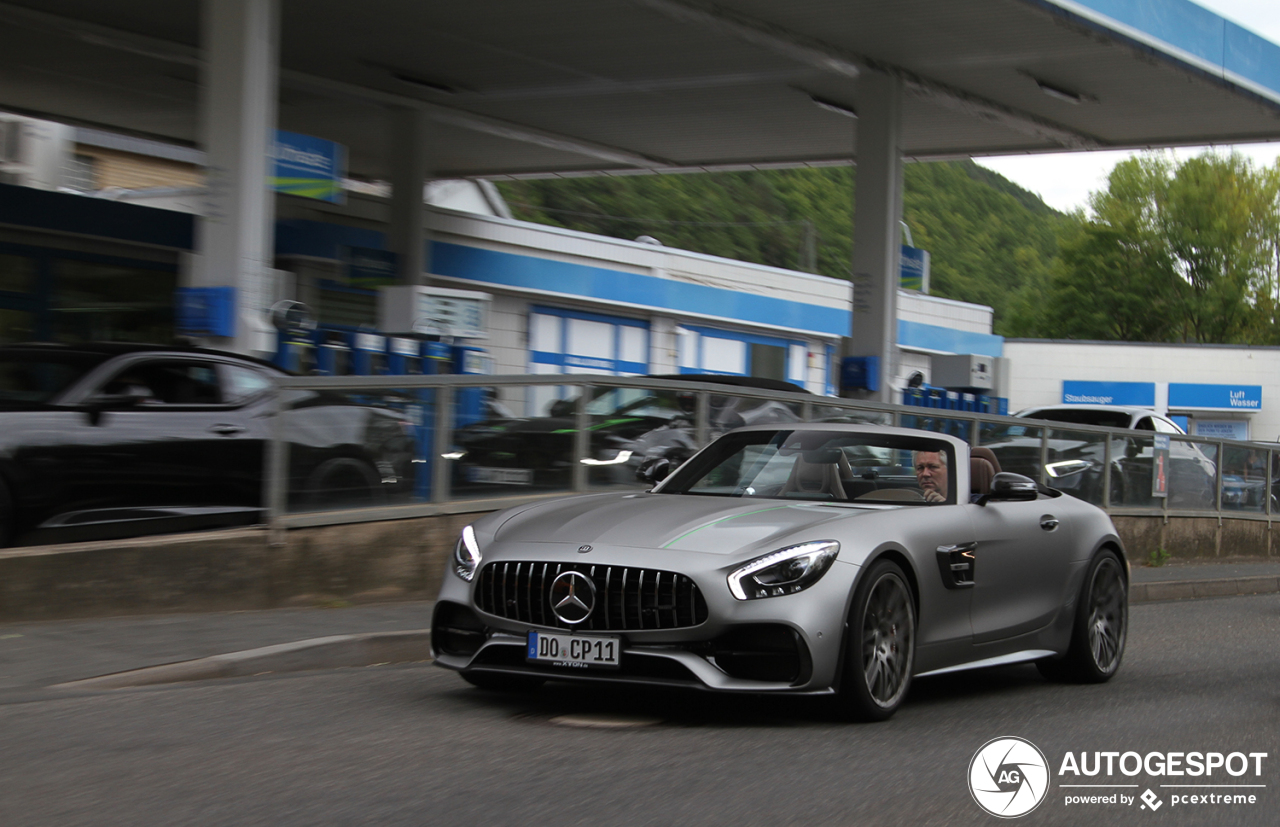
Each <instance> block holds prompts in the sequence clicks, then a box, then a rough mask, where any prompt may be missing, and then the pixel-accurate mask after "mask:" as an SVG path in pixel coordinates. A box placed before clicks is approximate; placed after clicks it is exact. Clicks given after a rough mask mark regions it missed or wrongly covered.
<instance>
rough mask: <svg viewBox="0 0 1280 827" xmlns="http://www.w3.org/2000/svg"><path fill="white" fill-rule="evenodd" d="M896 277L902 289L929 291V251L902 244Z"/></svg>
mask: <svg viewBox="0 0 1280 827" xmlns="http://www.w3.org/2000/svg"><path fill="white" fill-rule="evenodd" d="M898 277H899V280H900V284H901V286H902V289H903V290H916V291H918V292H920V293H928V292H929V251H928V250H921V249H920V248H919V247H908V246H907V245H906V244H903V245H902V254H901V256H900V257H899V260H898Z"/></svg>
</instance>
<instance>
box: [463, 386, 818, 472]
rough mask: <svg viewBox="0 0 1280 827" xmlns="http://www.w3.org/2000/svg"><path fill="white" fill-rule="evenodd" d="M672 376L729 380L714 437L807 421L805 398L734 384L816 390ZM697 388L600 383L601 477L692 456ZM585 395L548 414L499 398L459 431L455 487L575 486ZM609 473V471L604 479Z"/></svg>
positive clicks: (711, 416)
mask: <svg viewBox="0 0 1280 827" xmlns="http://www.w3.org/2000/svg"><path fill="white" fill-rule="evenodd" d="M644 378H646V379H656V380H665V381H676V380H678V381H685V382H703V383H709V384H715V385H721V386H723V387H724V389H725V390H724V393H723V394H713V395H712V396H711V398H710V400H709V402H710V410H709V411H708V420H709V421H708V425H709V434H708V437H709V438H711V439H714V438H715V437H718V436H719V435H720V434H722V433H724V432H725V431H728V430H730V429H732V428H738V427H741V426H743V425H772V424H778V423H783V422H799V421H800V405H799V403H784V402H779V401H776V400H758V399H749V398H746V397H741V396H735V395H733V394H734V388H742V389H744V390H751V389H762V390H773V391H788V392H792V393H797V394H808V391H806V390H804V389H803V388H801V387H799V386H798V385H794V384H792V383H790V382H784V381H781V380H778V379H766V378H761V377H755V376H723V375H718V374H715V375H713V374H656V375H650V376H646V377H644ZM696 404H697V403H696V394H694V393H692V392H690V391H684V390H675V389H671V390H661V389H642V388H606V387H600V388H595V389H594V390H593V392H592V396H591V398H590V399H589V400H587V405H586V411H587V415H588V416H589V417H590V419H591V424H590V425H589V429H588V430H589V434H588V450H587V453H588V456H587V458H586V460H585V462H586V464H587V465H588V466H590V467H591V468H592V469H593V473H594V475H595V480H596V481H597V482H603V481H607V482H614V483H625V482H628V481H629V482H632V483H634V482H636V481H637V480H638V479H642V478H643V477H642V475H643V474H644V472H645V471H646V470H647V469H648V467H649V466H650V465H652V464H653V463H655V462H657V461H660V460H667V461H668V462H669V463H670V464H671V467H672V468H674V467H675V466H677V465H679V464H680V463H682V462H684V461H685V460H686V459H688V458H689V457H691V456H692V455H693V454H694V453H695V452H696V451H697V449H698V446H697V445H696V444H695V433H694V429H695V421H694V420H695V416H696V410H695V408H696ZM576 408H577V399H561V400H557V401H556V402H553V403H551V405H550V406H549V407H548V409H547V411H546V415H545V416H528V417H517V416H513V415H511V414H510V412H509V411H506V410H504V409H503V408H502V406H501V405H500V404H491V405H490V408H489V416H488V417H487V418H486V419H484V420H483V421H480V422H476V423H473V424H470V425H467V426H464V427H461V428H458V429H457V430H456V431H455V432H454V435H453V441H454V451H453V457H454V459H455V467H456V470H455V474H454V481H453V487H454V490H455V491H462V492H466V491H477V490H507V491H511V492H515V491H517V490H522V489H523V490H531V489H547V488H551V489H555V488H567V487H568V485H569V483H570V479H571V471H572V469H571V468H570V465H571V463H572V461H573V440H574V436H575V434H576V433H577V421H576V419H575V416H574V413H575V410H576ZM602 477H604V478H606V479H602Z"/></svg>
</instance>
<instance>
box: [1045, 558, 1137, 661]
mask: <svg viewBox="0 0 1280 827" xmlns="http://www.w3.org/2000/svg"><path fill="white" fill-rule="evenodd" d="M1128 626H1129V594H1128V587H1127V586H1126V584H1125V579H1124V565H1123V564H1122V563H1121V562H1120V558H1119V557H1117V556H1116V553H1115V552H1114V551H1111V550H1110V549H1103V550H1102V551H1100V552H1098V555H1097V556H1096V557H1094V558H1093V563H1092V564H1090V566H1089V571H1088V572H1087V573H1086V574H1085V578H1084V585H1083V586H1082V587H1081V593H1080V603H1079V606H1078V607H1077V609H1076V617H1075V620H1074V622H1073V625H1072V631H1071V644H1070V645H1069V646H1068V648H1067V653H1066V654H1065V655H1064V656H1063V657H1061V658H1049V659H1046V660H1042V661H1038V662H1037V663H1036V667H1037V668H1038V669H1039V670H1040V674H1042V675H1044V676H1045V677H1046V678H1048V679H1049V680H1055V681H1066V682H1069V683H1102V682H1104V681H1109V680H1111V678H1112V677H1113V676H1114V675H1115V674H1116V672H1117V671H1119V669H1120V660H1121V659H1122V658H1123V657H1124V643H1125V636H1126V634H1127V632H1128Z"/></svg>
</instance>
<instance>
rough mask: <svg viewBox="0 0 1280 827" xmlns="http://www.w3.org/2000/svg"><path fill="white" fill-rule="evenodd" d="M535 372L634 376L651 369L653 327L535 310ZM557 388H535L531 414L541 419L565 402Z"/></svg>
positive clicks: (532, 321)
mask: <svg viewBox="0 0 1280 827" xmlns="http://www.w3.org/2000/svg"><path fill="white" fill-rule="evenodd" d="M529 362H530V365H529V372H530V373H535V374H549V373H604V374H610V375H613V376H634V375H637V374H644V373H648V371H649V324H648V322H644V321H641V320H639V319H628V318H626V317H623V316H606V315H602V314H599V313H588V312H584V311H577V310H565V309H562V308H555V307H533V308H530V312H529ZM562 393H563V390H562V389H560V388H555V387H542V388H535V389H531V391H530V393H529V396H528V397H527V400H526V403H527V406H528V412H529V413H530V414H532V415H541V414H542V413H544V412H545V410H546V409H547V408H548V406H549V405H550V404H551V403H552V402H554V401H555V400H556V399H558V398H560V395H561V394H562Z"/></svg>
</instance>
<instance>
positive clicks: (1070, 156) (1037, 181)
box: [974, 0, 1280, 212]
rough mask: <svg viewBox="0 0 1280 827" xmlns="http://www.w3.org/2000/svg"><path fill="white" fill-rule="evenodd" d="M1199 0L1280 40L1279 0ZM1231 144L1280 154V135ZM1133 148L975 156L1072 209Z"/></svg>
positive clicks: (1264, 155)
mask: <svg viewBox="0 0 1280 827" xmlns="http://www.w3.org/2000/svg"><path fill="white" fill-rule="evenodd" d="M1195 2H1197V3H1198V4H1199V5H1201V6H1204V7H1205V8H1206V9H1209V10H1210V11H1213V12H1216V13H1218V14H1220V15H1222V16H1223V17H1225V18H1227V19H1229V20H1232V21H1234V22H1236V23H1239V24H1240V25H1241V26H1244V27H1245V28H1246V29H1249V30H1250V31H1253V32H1255V33H1257V34H1260V35H1262V36H1263V37H1265V38H1267V39H1268V40H1271V41H1272V42H1274V43H1280V0H1195ZM1223 148H1224V149H1225V148H1226V147H1223ZM1232 148H1233V149H1235V150H1236V151H1238V152H1240V153H1241V154H1243V155H1245V156H1247V157H1249V158H1251V159H1252V160H1253V162H1254V163H1255V164H1258V165H1260V166H1261V165H1264V166H1270V165H1272V164H1274V163H1275V162H1276V160H1277V158H1280V141H1278V142H1275V143H1265V144H1238V145H1236V146H1234V147H1232ZM1203 151H1204V148H1203V147H1196V148H1181V149H1177V150H1174V153H1175V154H1176V156H1177V157H1178V158H1189V157H1191V156H1194V155H1198V154H1200V153H1201V152H1203ZM1133 154H1134V153H1133V152H1129V151H1098V152H1064V153H1055V154H1051V155H1009V156H1000V157H990V158H975V159H974V161H976V162H977V163H979V164H981V165H982V166H984V167H987V168H988V169H993V170H995V171H996V172H998V173H1000V174H1001V175H1003V176H1004V177H1005V178H1008V179H1009V180H1010V181H1013V182H1014V183H1015V184H1017V185H1018V186H1020V187H1023V188H1024V189H1028V190H1030V191H1031V192H1034V193H1037V194H1039V196H1040V197H1041V198H1042V199H1044V201H1045V203H1046V204H1048V205H1049V206H1051V207H1053V208H1055V209H1058V210H1062V211H1063V212H1068V211H1070V210H1074V209H1076V208H1077V207H1087V206H1088V197H1089V193H1090V192H1094V191H1097V190H1101V189H1105V188H1106V183H1107V181H1106V179H1107V174H1108V173H1110V172H1111V170H1112V168H1113V167H1115V165H1116V164H1117V163H1119V162H1120V161H1123V160H1124V159H1126V158H1129V157H1131V156H1132V155H1133Z"/></svg>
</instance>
